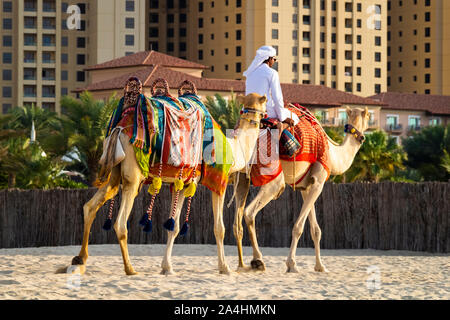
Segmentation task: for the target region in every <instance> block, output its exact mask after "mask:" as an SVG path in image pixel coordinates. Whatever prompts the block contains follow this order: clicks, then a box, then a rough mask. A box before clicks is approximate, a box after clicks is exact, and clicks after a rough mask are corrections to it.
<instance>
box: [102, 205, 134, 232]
mask: <svg viewBox="0 0 450 320" xmlns="http://www.w3.org/2000/svg"><path fill="white" fill-rule="evenodd" d="M114 203H115V200H114V198H112V199H111V201H110V203H109V212H108V216H107V217H106V221H105V223H104V224H103V227H102V228H103V230H105V231H109V230H111V228H112V215H113V209H114ZM127 229H130V222H129V221H127Z"/></svg>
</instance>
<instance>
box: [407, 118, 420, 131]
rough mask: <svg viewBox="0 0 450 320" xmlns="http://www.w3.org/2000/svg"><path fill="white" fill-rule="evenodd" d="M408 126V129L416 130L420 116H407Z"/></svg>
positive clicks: (418, 126)
mask: <svg viewBox="0 0 450 320" xmlns="http://www.w3.org/2000/svg"><path fill="white" fill-rule="evenodd" d="M408 127H409V129H410V130H418V129H419V128H420V116H408Z"/></svg>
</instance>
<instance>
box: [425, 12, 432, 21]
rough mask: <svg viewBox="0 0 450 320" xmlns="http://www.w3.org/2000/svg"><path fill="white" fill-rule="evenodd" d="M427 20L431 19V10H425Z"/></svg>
mask: <svg viewBox="0 0 450 320" xmlns="http://www.w3.org/2000/svg"><path fill="white" fill-rule="evenodd" d="M425 21H426V22H428V21H431V13H430V12H425Z"/></svg>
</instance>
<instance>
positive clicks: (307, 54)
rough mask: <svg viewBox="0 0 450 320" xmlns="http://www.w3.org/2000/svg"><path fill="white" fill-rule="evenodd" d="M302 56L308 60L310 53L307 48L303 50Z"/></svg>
mask: <svg viewBox="0 0 450 320" xmlns="http://www.w3.org/2000/svg"><path fill="white" fill-rule="evenodd" d="M303 56H304V57H306V58H309V57H310V56H311V51H310V49H309V48H303Z"/></svg>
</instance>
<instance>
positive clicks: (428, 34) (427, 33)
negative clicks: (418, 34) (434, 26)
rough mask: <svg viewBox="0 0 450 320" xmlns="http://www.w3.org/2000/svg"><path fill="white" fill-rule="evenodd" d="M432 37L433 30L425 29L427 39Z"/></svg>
mask: <svg viewBox="0 0 450 320" xmlns="http://www.w3.org/2000/svg"><path fill="white" fill-rule="evenodd" d="M430 36H431V28H425V37H427V38H428V37H430Z"/></svg>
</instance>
